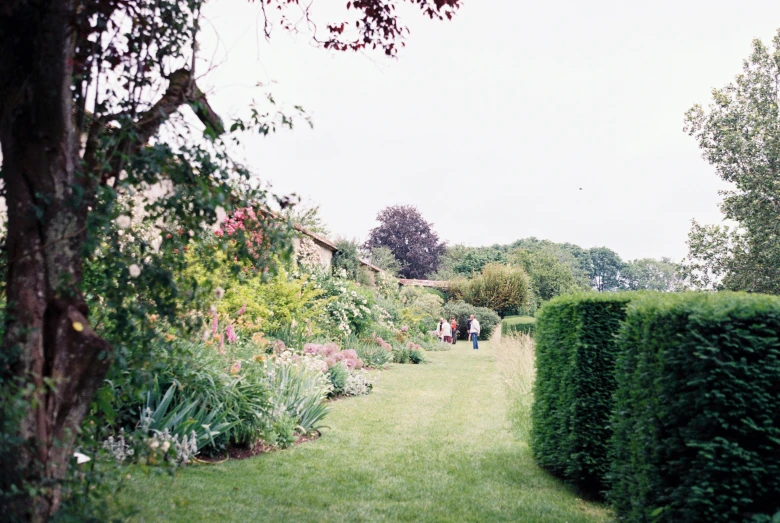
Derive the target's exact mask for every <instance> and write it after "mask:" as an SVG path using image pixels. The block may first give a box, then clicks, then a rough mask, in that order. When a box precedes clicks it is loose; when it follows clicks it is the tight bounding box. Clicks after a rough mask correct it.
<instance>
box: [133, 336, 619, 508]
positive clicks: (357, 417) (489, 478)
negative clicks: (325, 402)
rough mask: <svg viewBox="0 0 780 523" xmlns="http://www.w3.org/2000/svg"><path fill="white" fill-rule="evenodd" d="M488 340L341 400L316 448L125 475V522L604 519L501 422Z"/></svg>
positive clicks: (503, 409) (398, 370) (399, 370)
mask: <svg viewBox="0 0 780 523" xmlns="http://www.w3.org/2000/svg"><path fill="white" fill-rule="evenodd" d="M496 345H497V343H496V342H493V343H492V344H491V343H481V344H480V346H481V348H480V350H479V351H474V350H472V349H471V346H470V344H469V343H467V342H458V344H457V345H456V346H455V347H454V348H453V349H452V350H449V351H444V352H428V353H426V356H427V357H428V358H429V360H430V363H428V364H424V365H393V366H392V367H391V368H389V369H388V370H386V371H383V372H382V376H381V378H380V380H379V382H378V383H377V385H376V387H375V389H374V391H373V392H372V393H371V394H370V395H369V396H363V397H358V398H346V399H341V400H338V401H336V402H334V403H333V404H332V408H333V410H332V412H331V413H330V414H329V416H328V417H327V418H326V423H327V424H328V425H329V427H330V428H328V429H325V430H323V436H322V437H321V438H320V439H319V440H317V441H314V442H310V443H305V444H303V445H299V446H296V447H295V448H292V449H289V450H286V451H282V452H276V453H272V454H267V455H262V456H258V457H255V458H250V459H246V460H242V461H228V462H227V463H224V464H221V465H197V466H190V467H186V468H184V469H182V470H181V471H180V472H179V473H178V475H177V477H176V479H175V480H171V479H170V478H165V477H154V478H148V477H145V476H144V475H143V474H141V473H140V471H138V472H136V473H135V474H134V475H133V478H132V479H131V480H130V481H129V482H128V483H129V485H128V487H127V489H126V490H125V491H124V492H123V494H122V497H121V498H120V501H121V505H129V504H135V505H138V504H140V507H138V508H139V510H140V512H139V513H138V514H137V515H136V516H135V517H134V518H133V521H219V522H223V521H241V522H254V521H263V522H275V521H280V522H281V521H284V522H291V521H292V522H297V521H301V522H309V521H311V522H315V521H316V522H319V521H340V522H341V521H441V522H454V521H480V522H481V521H522V522H535V521H539V522H542V521H544V522H569V523H575V522H597V521H608V520H609V512H608V511H607V510H606V509H605V508H604V507H603V506H601V505H598V504H594V503H589V502H586V501H583V500H581V499H578V498H577V496H576V495H574V494H573V493H572V492H571V491H570V490H569V489H567V488H566V487H565V486H563V485H562V484H561V483H560V482H559V481H557V480H555V479H553V478H551V477H550V476H548V475H547V474H546V473H544V472H542V471H541V470H540V469H539V468H538V467H536V465H535V464H534V462H533V459H532V457H531V454H530V450H529V448H528V446H527V444H526V443H525V442H524V441H521V440H520V439H519V437H518V434H517V433H515V432H514V431H513V430H512V426H511V424H510V422H509V421H508V418H507V408H508V403H509V398H508V395H507V393H506V389H505V386H504V384H503V383H502V382H501V379H500V376H499V369H498V365H497V361H496V352H495V350H496V349H495V346H496Z"/></svg>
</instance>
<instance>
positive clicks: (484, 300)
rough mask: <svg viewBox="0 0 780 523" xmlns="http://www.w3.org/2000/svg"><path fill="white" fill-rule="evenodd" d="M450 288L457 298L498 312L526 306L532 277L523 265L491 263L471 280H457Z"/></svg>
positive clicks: (529, 295) (504, 312)
mask: <svg viewBox="0 0 780 523" xmlns="http://www.w3.org/2000/svg"><path fill="white" fill-rule="evenodd" d="M450 291H451V293H452V294H453V296H455V297H456V298H458V299H463V300H464V301H467V302H470V303H474V304H477V305H480V306H483V307H487V308H489V309H491V310H494V311H495V312H497V313H499V314H502V315H503V314H507V313H510V314H511V313H512V312H511V311H516V310H517V309H518V308H519V307H524V306H527V305H528V304H529V302H530V299H531V294H532V290H531V279H530V278H529V277H528V274H527V273H526V272H525V269H523V268H522V267H510V266H509V265H504V264H501V263H489V264H487V265H485V266H484V267H483V268H482V272H481V273H480V274H478V275H476V276H474V277H473V278H472V279H470V280H455V281H453V282H451V284H450Z"/></svg>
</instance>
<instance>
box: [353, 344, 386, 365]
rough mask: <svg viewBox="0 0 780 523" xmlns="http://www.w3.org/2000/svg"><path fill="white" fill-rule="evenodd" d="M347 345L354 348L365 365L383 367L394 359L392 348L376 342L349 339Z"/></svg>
mask: <svg viewBox="0 0 780 523" xmlns="http://www.w3.org/2000/svg"><path fill="white" fill-rule="evenodd" d="M346 345H347V346H348V347H350V348H352V349H353V350H354V351H355V352H356V353H357V355H358V358H360V359H361V360H362V361H363V366H364V367H369V368H373V369H381V368H383V367H384V366H385V365H387V364H388V363H390V362H391V361H392V359H393V355H392V352H391V350H392V349H391V350H387V349H385V348H384V347H382V346H381V345H379V344H377V343H374V342H370V343H367V342H363V341H359V340H358V341H356V340H347V342H346Z"/></svg>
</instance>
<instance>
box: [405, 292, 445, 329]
mask: <svg viewBox="0 0 780 523" xmlns="http://www.w3.org/2000/svg"><path fill="white" fill-rule="evenodd" d="M399 300H400V302H401V303H402V304H403V307H402V308H401V310H400V320H401V323H402V324H403V325H405V326H407V327H409V328H410V329H412V330H413V331H415V332H430V331H432V330H435V326H436V325H438V324H439V319H440V318H441V317H442V316H443V314H444V310H443V308H442V306H443V305H444V300H442V299H441V297H440V296H439V295H437V294H436V293H434V292H430V291H429V290H428V289H423V288H420V287H412V286H405V287H404V288H403V289H401V292H400V293H399Z"/></svg>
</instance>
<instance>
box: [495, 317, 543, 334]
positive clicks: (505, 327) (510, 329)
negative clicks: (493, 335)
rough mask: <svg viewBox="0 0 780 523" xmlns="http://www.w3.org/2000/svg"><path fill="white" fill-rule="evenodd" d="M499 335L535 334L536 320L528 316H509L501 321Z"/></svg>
mask: <svg viewBox="0 0 780 523" xmlns="http://www.w3.org/2000/svg"><path fill="white" fill-rule="evenodd" d="M501 334H503V335H504V336H508V335H510V334H528V335H529V336H533V335H534V334H536V318H532V317H530V316H510V317H508V318H504V319H503V320H502V321H501Z"/></svg>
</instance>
